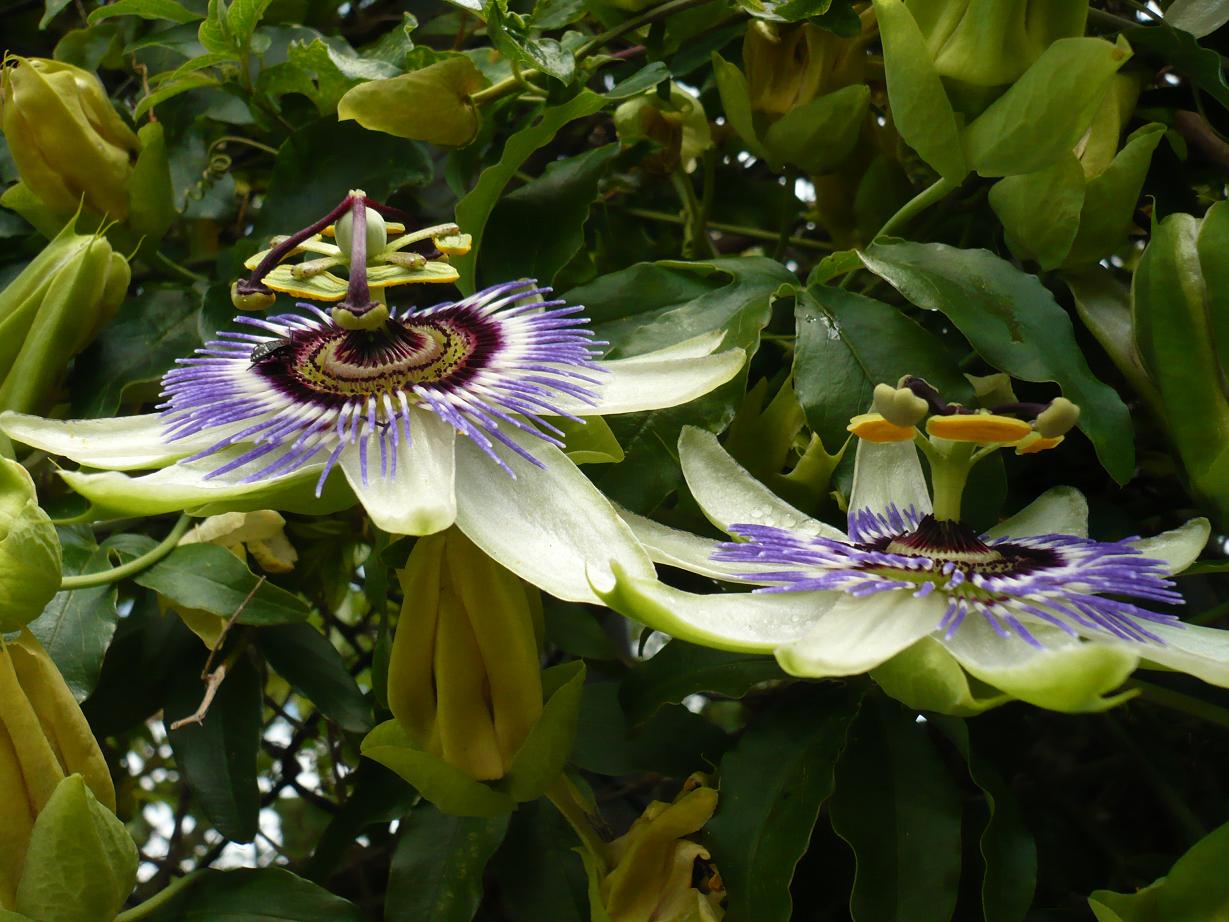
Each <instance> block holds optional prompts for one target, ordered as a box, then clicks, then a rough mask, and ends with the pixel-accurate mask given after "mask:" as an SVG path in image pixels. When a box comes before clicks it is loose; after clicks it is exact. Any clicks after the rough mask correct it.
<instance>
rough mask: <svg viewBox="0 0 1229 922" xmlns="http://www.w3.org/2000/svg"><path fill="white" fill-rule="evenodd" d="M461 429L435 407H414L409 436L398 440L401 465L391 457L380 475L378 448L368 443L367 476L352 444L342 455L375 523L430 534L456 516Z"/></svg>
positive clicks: (348, 476)
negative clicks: (431, 410)
mask: <svg viewBox="0 0 1229 922" xmlns="http://www.w3.org/2000/svg"><path fill="white" fill-rule="evenodd" d="M456 441H457V430H456V429H454V428H453V427H452V426H450V425H448V423H446V422H444V421H443V420H441V419H440V418H439V417H438V416H436V415H435V414H434V413H427V412H425V411H422V410H413V409H412V410H411V411H410V438H409V439H406V438H405V436H404V435H402V437H401V440H400V442H399V443H398V445H397V466H396V470H395V471H394V470H393V465H392V458H389V461H388V475H387V476H381V473H380V454H379V448H378V447H373V446H368V452H367V481H366V483H364V482H363V475H362V464H361V463H360V459H359V454H358V449H357V448H356V447H355V446H353V445H350V446H347V447H346V449H345V450H344V451H343V452H342V454H341V458H340V459H339V462H338V463H339V466H340V467H341V469H342V470H343V471H344V472H345V475H346V480H348V481H349V483H350V487H351V489H353V490H354V493H355V495H356V496H357V497H358V499H359V502H361V503H362V504H363V507H364V508H365V509H366V510H367V514H368V515H369V516H371V521H372V522H374V523H375V525H376V527H377V528H379V529H381V530H383V531H386V532H389V533H390V534H394V535H430V534H434V533H435V532H437V531H443V530H444V529H445V528H447V527H448V526H449V525H451V524H452V523H453V521H454V520H455V519H456V517H457V499H456V490H455V489H454V484H455V481H456V461H455V454H456Z"/></svg>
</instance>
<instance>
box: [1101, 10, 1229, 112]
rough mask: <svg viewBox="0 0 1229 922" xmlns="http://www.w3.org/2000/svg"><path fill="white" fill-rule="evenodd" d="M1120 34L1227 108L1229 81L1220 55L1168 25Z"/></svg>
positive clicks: (1186, 33)
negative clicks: (1168, 65)
mask: <svg viewBox="0 0 1229 922" xmlns="http://www.w3.org/2000/svg"><path fill="white" fill-rule="evenodd" d="M1122 35H1123V37H1124V38H1126V39H1127V41H1129V42H1130V43H1131V45H1132V46H1133V47H1134V48H1136V49H1138V50H1139V51H1141V52H1145V53H1150V54H1152V55H1154V56H1156V57H1158V58H1160V59H1161V60H1162V61H1165V62H1166V63H1168V64H1172V65H1173V66H1174V68H1175V69H1176V70H1178V72H1179V73H1181V74H1183V75H1184V76H1186V77H1187V78H1188V79H1189V80H1190V81H1191V83H1193V84H1195V86H1197V87H1199V89H1200V90H1202V91H1203V92H1205V93H1207V94H1208V95H1209V96H1211V97H1212V98H1213V99H1215V100H1216V101H1217V102H1218V103H1220V104H1221V105H1222V106H1223V107H1224V108H1226V109H1229V83H1226V82H1225V71H1224V65H1223V63H1222V61H1221V56H1220V55H1219V54H1218V53H1217V52H1215V51H1213V50H1212V49H1211V48H1204V47H1203V46H1202V45H1200V44H1199V42H1197V41H1196V40H1195V36H1193V35H1191V34H1190V33H1189V32H1184V31H1182V29H1173V28H1170V27H1169V26H1167V25H1159V26H1137V27H1135V28H1133V29H1123V31H1122Z"/></svg>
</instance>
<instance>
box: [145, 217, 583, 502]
mask: <svg viewBox="0 0 1229 922" xmlns="http://www.w3.org/2000/svg"><path fill="white" fill-rule="evenodd" d="M361 231H362V227H361V226H360V227H358V228H357V230H356V236H359V237H360V238H361V236H362V235H361ZM549 293H550V289H549V288H539V287H537V283H536V282H533V281H517V282H507V283H504V284H501V285H495V286H493V287H491V288H487V289H485V290H483V291H479V292H477V293H476V294H473V295H470V296H469V297H467V298H463V299H461V300H460V301H455V302H448V303H444V304H437V305H435V306H434V307H429V308H425V309H422V310H414V309H409V310H405V311H402V312H399V313H396V312H395V313H393V314H392V315H391V316H390V318H389V320H388V322H387V324H386V325H385V326H384V327H382V328H380V329H377V330H349V329H344V328H343V327H341V326H339V325H338V324H336V323H335V322H334V321H333V320H332V319H331V318H330V316H329V314H327V313H325V312H324V311H322V310H320V309H319V308H316V307H313V306H312V305H310V304H300V305H298V306H299V307H300V308H302V309H303V310H304V311H306V312H307V313H306V314H280V315H277V316H273V317H268V318H255V317H246V316H241V317H237V318H235V319H236V322H237V323H242V324H245V325H247V326H249V327H252V328H254V329H255V330H256V332H237V331H225V332H222V333H219V334H218V337H219V338H218V339H216V340H213V341H211V342H209V343H207V344H206V345H205V347H204V348H202V349H198V350H197V355H196V357H194V358H188V359H180V360H179V365H180V367H178V368H175V369H172V370H171V371H169V372H168V373H167V374H166V376H165V377H164V378H163V382H162V385H163V396H164V398H165V402H164V403H163V404H162V405H161V406H160V407H159V409H161V410H162V413H163V418H164V422H165V426H166V437H167V439H168V440H169V441H172V442H174V441H175V440H176V439H182V438H185V437H188V436H193V435H197V434H199V433H201V432H205V431H208V430H213V431H216V432H217V436H218V438H217V441H216V442H214V443H213V444H211V445H210V446H209V447H207V448H205V449H204V450H202V451H199V452H197V453H196V454H195V455H193V456H192V457H190V458H187V459H185V460H186V461H196V460H200V459H203V458H207V457H209V456H211V455H213V454H215V453H216V452H219V451H221V450H223V449H227V448H231V447H232V446H242V447H243V448H245V449H247V450H246V451H243V452H241V453H240V454H239V455H238V456H237V457H233V458H228V460H227V461H226V462H225V463H224V464H221V465H220V466H219V467H217V468H216V469H215V470H213V471H211V472H210V473H209V474H208V475H207V477H217V476H219V475H222V474H226V473H229V472H230V471H234V470H236V469H238V468H244V467H245V466H248V465H253V464H255V462H261V463H262V465H263V466H258V467H257V469H256V470H254V471H253V472H251V473H247V474H246V475H245V476H244V477H243V482H245V483H252V482H256V481H259V480H264V479H267V478H271V477H277V476H282V475H285V474H289V473H292V472H294V471H296V470H298V469H300V468H302V467H304V466H305V465H307V464H309V463H312V462H314V461H317V460H319V459H321V458H324V459H325V460H324V469H323V470H322V471H321V473H320V479H319V481H318V482H317V484H316V494H317V495H319V494H320V491H321V490H322V489H323V486H324V482H325V479H326V478H327V477H328V474H329V472H330V471H331V470H332V469H333V467H334V466H335V465H336V464H337V462H338V459H339V458H340V456H341V453H342V451H343V450H344V449H345V448H346V446H356V447H357V449H358V452H359V457H360V459H361V460H360V464H361V469H362V478H363V482H364V483H365V482H366V481H367V477H368V476H369V471H368V468H369V467H370V468H371V469H373V471H378V474H379V476H381V477H394V476H396V473H397V471H396V467H397V449H398V447H399V446H400V444H401V441H402V440H403V439H404V440H407V442H408V441H409V440H412V439H413V438H414V436H415V433H414V431H413V426H412V425H411V420H412V414H411V409H417V410H420V411H425V412H429V413H433V414H435V416H437V417H438V418H439V419H441V420H443V421H444V422H446V423H448V424H449V425H451V426H452V427H453V428H454V429H456V431H457V432H458V433H460V434H461V435H464V436H466V437H467V438H469V439H471V440H472V441H473V442H474V443H475V444H476V445H478V446H479V447H480V448H481V449H482V450H483V451H484V452H485V453H486V454H487V455H489V456H490V457H491V459H492V460H493V461H494V462H495V463H496V464H498V465H499V466H500V467H502V468H503V469H504V470H505V471H507V472H508V473H509V474H511V475H512V476H515V474H513V472H512V469H511V468H510V467H509V466H508V464H507V462H506V461H505V460H504V459H503V458H502V457H501V456H500V448H501V446H502V448H504V449H507V450H509V451H512V452H514V453H515V454H517V455H520V456H521V457H523V458H525V459H526V460H528V461H529V462H531V463H533V464H535V465H537V466H539V467H540V466H541V462H540V461H538V460H537V459H536V458H534V457H533V455H532V454H531V453H530V452H528V451H527V450H526V449H525V448H524V447H522V446H521V445H520V444H518V443H517V442H516V441H515V440H514V439H512V438H511V437H510V436H509V434H508V431H509V430H511V429H515V430H519V431H521V432H525V433H529V434H531V435H533V436H535V437H537V438H540V439H543V440H544V441H547V442H550V443H553V444H555V445H560V446H561V445H562V444H563V443H562V441H561V440H560V436H561V435H562V432H561V431H560V430H559V429H558V428H557V427H556V426H554V425H552V424H551V423H550V422H549V421H548V420H547V419H546V417H551V416H556V417H565V418H568V419H572V420H576V419H577V417H576V416H574V415H573V414H572V413H569V412H565V411H564V410H562V409H560V407H559V398H560V397H561V396H566V397H567V398H570V399H569V400H568V402H569V403H571V404H572V405H575V402H576V401H577V400H579V401H580V402H582V403H593V402H595V401H596V398H597V394H596V391H595V388H597V387H598V386H599V385H600V384H601V378H600V374H601V372H600V369H599V368H598V367H597V366H596V365H595V363H594V359H595V357H596V355H597V349H596V347H597V346H600V345H604V344H603V343H601V342H598V341H595V340H594V339H593V334H592V331H590V330H589V329H587V327H586V325H587V323H588V320H587V318H585V317H583V316H581V311H582V310H583V308H581V307H577V306H569V305H567V304H565V302H563V301H560V300H550V301H547V300H539V298H541V297H544V296H546V295H548V294H549ZM373 440H374V445H373V444H372V442H373ZM377 457H378V461H376V460H375V459H376V458H377ZM369 459H370V460H369Z"/></svg>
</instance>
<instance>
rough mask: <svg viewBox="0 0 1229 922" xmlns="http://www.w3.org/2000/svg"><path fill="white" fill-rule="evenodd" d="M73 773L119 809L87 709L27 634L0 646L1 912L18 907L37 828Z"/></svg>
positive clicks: (101, 799)
mask: <svg viewBox="0 0 1229 922" xmlns="http://www.w3.org/2000/svg"><path fill="white" fill-rule="evenodd" d="M73 774H76V775H80V776H81V778H82V779H83V781H84V783H85V785H86V786H87V787H88V788H89V789H90V791H91V792H92V793H93V795H94V797H95V798H97V800H98V801H99V802H100V803H101V804H102V805H103V806H105V807H106V808H107V809H108V810H112V811H113V810H114V809H115V788H114V787H113V785H112V783H111V775H110V773H109V772H108V770H107V764H106V761H105V759H104V758H103V755H102V752H101V750H99V748H98V743H97V741H96V740H95V739H94V734H93V733H92V732H91V731H90V727H89V724H87V723H86V720H85V716H84V715H83V714H82V713H81V708H80V707H78V706H77V702H76V700H75V699H74V698H73V695H72V692H71V691H69V689H68V686H67V685H66V684H65V683H64V679H63V678H62V677H61V675H60V673H59V671H58V670H57V669H56V667H55V664H54V663H53V662H52V661H51V657H49V656H48V655H47V651H45V650H44V649H43V648H42V646H41V645H40V644H39V642H38V641H37V640H36V639H35V638H34V635H32V634H31V633H30V632H29V631H25V630H23V631H22V632H21V636H20V637H19V638H18V639H17V640H15V641H9V642H4V641H0V829H2V830H4V834H3V835H2V836H0V908H5V909H12V908H15V907H16V906H17V905H18V890H19V886H20V885H21V884H22V879H23V874H24V873H25V872H26V856H27V850H28V848H29V846H30V844H31V836H32V835H33V834H34V831H35V824H36V821H37V820H38V819H39V814H40V812H41V811H42V810H43V808H44V807H46V806H47V804H48V801H50V800H51V798H52V795H53V794H55V793H56V789H57V787H58V786H59V785H60V782H62V781H63V780H64V779H65V778H66V777H67V776H69V775H73ZM133 870H134V871H135V867H134V869H133ZM125 895H126V893H125Z"/></svg>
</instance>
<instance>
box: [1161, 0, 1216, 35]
mask: <svg viewBox="0 0 1229 922" xmlns="http://www.w3.org/2000/svg"><path fill="white" fill-rule="evenodd" d="M1165 22H1166V23H1167V24H1169V25H1171V26H1173V27H1174V28H1175V29H1181V30H1182V31H1183V32H1189V33H1190V34H1191V35H1193V36H1195V37H1196V38H1203V37H1204V36H1205V35H1211V34H1212V33H1213V32H1215V31H1216V30H1217V29H1219V28H1220V27H1221V26H1223V25H1224V24H1225V23H1227V22H1229V2H1226V0H1174V2H1173V3H1171V4H1170V5H1169V8H1168V9H1166V10H1165Z"/></svg>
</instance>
